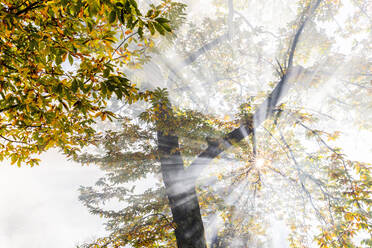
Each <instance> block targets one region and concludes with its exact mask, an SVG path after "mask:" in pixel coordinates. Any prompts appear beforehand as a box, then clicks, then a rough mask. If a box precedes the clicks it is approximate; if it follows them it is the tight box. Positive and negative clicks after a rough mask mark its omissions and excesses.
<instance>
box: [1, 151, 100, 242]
mask: <svg viewBox="0 0 372 248" xmlns="http://www.w3.org/2000/svg"><path fill="white" fill-rule="evenodd" d="M41 160H42V162H41V164H40V166H37V167H34V168H29V167H27V166H24V167H22V168H18V167H17V166H10V165H9V164H8V163H1V165H0V188H1V190H0V199H1V205H0V244H1V245H0V246H1V247H6V248H22V247H29V248H50V247H53V248H69V247H75V245H76V244H78V243H82V242H83V241H87V240H91V239H92V238H93V237H98V236H100V235H102V234H103V233H104V227H103V225H102V221H101V219H100V218H99V217H98V216H93V215H90V214H89V213H88V211H87V209H86V208H85V207H84V206H83V205H82V204H81V203H80V202H79V201H78V196H79V193H78V188H79V186H80V185H92V184H94V183H95V181H96V180H97V179H98V178H99V177H100V175H102V172H101V171H99V170H98V169H97V168H96V167H94V166H89V167H87V166H84V167H82V166H81V165H79V164H76V163H72V162H69V161H67V160H66V159H65V158H64V157H63V156H62V155H60V154H58V152H57V151H49V152H47V153H45V154H44V155H43V156H42V157H41Z"/></svg>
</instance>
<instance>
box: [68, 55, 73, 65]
mask: <svg viewBox="0 0 372 248" xmlns="http://www.w3.org/2000/svg"><path fill="white" fill-rule="evenodd" d="M68 61H69V62H70V65H72V64H73V63H74V58H73V57H72V56H71V53H69V54H68Z"/></svg>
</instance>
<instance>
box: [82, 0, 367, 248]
mask: <svg viewBox="0 0 372 248" xmlns="http://www.w3.org/2000/svg"><path fill="white" fill-rule="evenodd" d="M227 3H228V4H226V3H225V2H223V4H224V6H228V11H226V10H222V7H218V9H217V11H216V12H217V16H218V15H220V16H222V17H221V18H216V19H212V18H209V19H208V18H207V19H206V20H205V21H203V22H202V23H203V24H201V25H193V24H190V25H188V26H187V28H189V29H187V28H185V29H184V31H183V30H180V32H179V36H178V40H177V42H176V48H177V49H178V50H179V51H180V52H179V53H180V54H181V55H183V56H184V57H183V59H182V58H181V59H179V60H178V61H179V63H175V61H176V59H172V60H168V58H167V55H164V54H160V55H154V58H155V63H152V64H151V63H150V64H148V65H147V68H150V69H151V71H152V72H154V71H156V72H159V73H164V74H162V75H154V74H153V75H151V76H152V79H153V80H154V79H159V82H152V83H153V84H155V85H156V83H157V85H158V86H161V87H165V86H166V87H167V88H168V92H167V91H163V90H160V89H159V90H157V91H156V93H155V94H154V95H153V96H152V98H151V103H152V106H151V108H150V109H148V110H147V111H145V112H144V113H142V115H141V116H140V117H141V119H142V121H143V120H144V121H145V123H144V122H142V121H139V120H129V119H127V118H125V119H124V118H123V122H119V125H120V126H121V125H122V127H121V128H122V130H123V131H121V130H120V131H115V132H113V131H108V132H107V135H105V136H102V137H101V142H98V143H97V148H98V150H97V152H98V154H99V155H97V154H94V155H92V154H91V155H89V154H85V155H83V156H81V157H80V161H81V162H84V163H91V162H94V163H98V164H100V165H101V166H102V168H103V169H105V170H107V171H108V174H107V177H105V178H103V179H101V180H99V181H98V182H97V185H96V187H83V188H82V189H81V192H82V195H81V200H82V201H83V202H84V204H85V205H86V206H87V207H88V208H89V209H90V211H91V212H92V213H94V214H101V215H102V216H104V217H106V218H108V223H107V228H108V230H109V231H110V232H111V234H110V236H108V237H106V238H102V239H99V240H97V241H96V242H95V243H94V244H91V245H87V246H94V245H97V246H103V247H105V246H106V247H107V246H114V247H123V246H124V245H127V244H130V245H132V246H134V247H159V246H160V247H161V246H165V247H174V246H175V245H176V244H177V245H178V247H206V245H207V244H208V245H209V246H211V247H265V246H266V247H270V245H271V244H270V242H271V241H270V239H269V237H268V234H267V233H265V231H267V228H268V227H269V226H270V224H271V221H272V219H279V218H283V219H284V220H285V221H286V222H287V224H288V226H289V227H290V230H291V233H290V235H289V241H290V245H291V246H292V247H310V246H312V245H314V241H315V242H316V244H318V245H319V246H320V247H361V246H363V243H364V247H368V245H369V244H370V242H371V239H370V238H368V236H367V238H366V239H365V240H364V241H363V242H360V239H359V238H357V239H355V238H354V237H355V236H356V235H357V234H360V233H363V232H364V231H366V232H369V231H370V230H371V219H370V217H371V216H370V215H371V212H370V199H369V198H370V190H369V186H368V185H369V184H370V183H371V177H370V167H369V166H370V165H369V164H367V163H362V162H356V161H352V160H350V159H348V158H347V156H346V155H345V154H343V152H342V151H341V149H340V148H337V146H336V144H337V143H333V144H332V142H334V141H333V140H335V139H336V138H337V136H339V133H338V132H334V131H335V130H332V129H333V128H334V127H330V126H329V122H332V123H333V122H335V118H340V116H341V114H338V113H335V112H333V113H329V112H327V109H320V110H319V108H318V109H315V110H313V109H312V107H313V106H314V104H312V102H316V101H324V102H327V101H329V99H327V95H325V94H322V93H323V92H324V90H325V89H327V87H330V88H331V89H332V88H333V87H337V89H338V87H339V82H340V81H339V79H340V78H342V80H346V81H348V82H350V83H354V84H358V85H360V83H361V82H362V84H365V83H368V81H369V80H370V77H369V76H368V74H369V73H368V71H369V70H370V68H371V64H370V59H369V58H368V57H367V58H364V59H363V58H361V57H360V56H359V53H363V52H364V49H369V45H367V44H369V43H368V42H366V43H362V44H361V45H360V46H358V47H357V50H352V49H350V50H348V49H345V50H342V51H339V46H340V44H341V45H344V46H347V44H348V43H347V41H345V40H340V39H341V38H342V37H343V36H345V37H348V36H350V37H354V38H355V37H356V36H355V33H354V31H355V30H352V31H349V30H348V31H346V30H344V29H343V28H341V27H340V28H336V32H335V34H336V36H335V37H330V36H329V33H327V32H324V30H322V29H321V28H322V27H324V26H323V25H324V23H325V22H329V21H330V20H333V19H335V18H339V16H338V15H337V12H338V11H340V13H342V11H343V10H342V7H341V5H340V2H338V1H298V2H297V3H292V4H294V5H291V4H290V3H288V8H289V9H291V8H292V9H296V7H297V8H298V12H296V13H295V14H294V13H290V14H288V13H287V12H285V13H287V14H288V15H287V16H286V18H284V20H282V21H283V23H284V24H286V25H285V27H286V28H281V29H278V26H280V24H281V23H276V22H275V23H273V22H272V21H271V22H269V24H267V23H265V22H263V23H258V24H255V23H253V24H252V23H251V22H250V21H249V17H250V15H244V14H242V13H241V12H244V13H247V12H248V13H250V14H252V17H251V19H254V17H255V18H257V22H258V21H260V20H261V19H264V17H265V16H264V15H263V16H262V17H261V18H260V17H257V14H256V15H255V14H254V12H255V10H256V9H259V8H258V6H260V7H262V9H261V11H262V12H265V11H267V10H268V9H269V10H270V9H271V8H270V4H275V3H264V4H262V5H260V4H259V3H257V2H253V3H254V4H256V5H254V6H255V7H256V8H253V7H252V6H247V5H244V4H242V3H239V2H238V1H236V2H235V5H234V4H233V3H232V1H228V2H227ZM217 4H221V3H220V2H218V3H217ZM345 4H355V5H353V6H355V7H356V8H355V9H354V11H355V16H358V17H360V15H358V13H359V14H360V13H363V12H365V9H364V8H365V7H363V6H364V5H363V2H350V3H349V2H348V3H346V2H345ZM217 6H218V5H217ZM244 7H245V8H246V9H244ZM279 7H280V6H273V7H272V9H275V11H279V12H280V10H281V8H279ZM220 10H221V11H220ZM249 11H250V12H249ZM226 12H228V14H227V15H226V14H225V13H226ZM312 13H313V14H312ZM224 17H225V19H224ZM263 21H264V20H263ZM278 22H279V21H278ZM345 23H346V24H348V21H345ZM238 24H240V25H238ZM260 24H262V26H261V25H260ZM256 25H257V26H256ZM259 25H260V26H259ZM281 27H283V26H281ZM370 27H371V26H370V21H369V20H368V18H364V19H363V21H361V23H360V26H358V30H359V29H361V30H364V31H365V32H362V33H363V35H364V36H363V35H362V36H363V37H365V38H366V40H368V39H370V37H369V38H368V32H369V31H368V30H370ZM232 32H233V33H232ZM346 33H347V34H346ZM364 45H366V47H365V46H364ZM351 55H352V56H351ZM355 57H358V59H357V60H358V61H359V62H358V64H359V65H361V66H357V68H358V70H352V69H351V70H345V69H343V68H350V65H356V64H355V60H354V59H355ZM169 61H172V62H169ZM176 62H177V61H176ZM145 67H146V66H145ZM206 68H207V69H208V70H206ZM247 68H248V69H247ZM336 68H338V69H339V71H338V72H337V73H335V74H334V71H335V69H336ZM268 72H269V73H268ZM139 74H140V75H138V76H137V78H140V77H146V71H145V72H144V73H139ZM141 74H142V75H141ZM163 75H165V76H166V75H168V77H167V78H166V79H162V77H163ZM356 75H358V76H359V77H358V76H356ZM356 80H360V81H356ZM248 82H249V83H248ZM275 82H277V83H275ZM144 84H145V82H144ZM364 86H365V85H364ZM356 87H359V86H356ZM287 91H288V96H287V97H286V98H285V100H281V98H283V96H284V95H285V93H286V92H287ZM205 92H208V94H209V95H208V97H206V93H205ZM316 92H320V94H321V95H320V96H317V97H314V94H315V93H316ZM333 92H334V94H332V99H331V100H332V101H335V100H338V101H340V99H343V98H344V97H345V95H344V94H338V92H337V91H336V90H334V91H332V93H333ZM357 92H358V94H361V95H362V96H363V97H361V98H360V99H364V100H365V101H366V103H367V104H370V101H369V100H368V99H367V98H368V94H369V93H367V92H366V91H360V90H358V91H357ZM168 94H169V95H168ZM310 94H313V96H311V95H310ZM208 100H209V103H208ZM280 100H281V103H282V104H280V105H279V103H280ZM216 103H218V104H216ZM324 106H330V108H333V107H334V105H328V104H327V105H324ZM365 106H368V105H363V107H365ZM341 110H342V111H344V110H343V109H341ZM341 110H340V111H341ZM339 113H342V112H339ZM361 113H364V112H363V110H362V111H361ZM329 114H332V115H333V116H330V117H329ZM341 117H343V116H341ZM264 121H265V122H264ZM327 122H328V123H327ZM261 124H262V126H261V127H260V125H261ZM333 125H334V123H333ZM324 130H327V132H326V131H324ZM248 136H249V140H247V139H245V138H247V137H248ZM212 159H213V164H212V165H211V164H210V161H211V160H212ZM207 168H208V169H207ZM203 172H208V173H205V174H208V176H207V175H205V176H204V173H203ZM158 173H161V174H162V180H163V181H164V185H165V186H161V184H160V185H158V186H156V185H153V184H151V187H149V189H148V190H146V191H145V192H143V193H141V192H135V191H133V190H132V192H131V190H130V189H131V187H132V186H133V184H135V183H137V184H138V181H137V180H145V179H148V180H154V179H156V178H157V177H158ZM196 180H197V183H196ZM196 185H197V188H198V192H199V199H198V198H197V195H196V192H195V186H196ZM128 187H129V189H128ZM283 192H284V193H283ZM167 198H168V202H167ZM113 199H116V200H118V201H119V203H122V204H123V205H125V206H124V208H122V209H120V210H108V209H107V206H103V205H100V204H102V203H105V202H110V203H113V201H114V200H113ZM114 202H115V201H114ZM116 203H117V202H116ZM289 210H290V212H289ZM200 212H201V213H200ZM200 215H203V219H202V218H201V217H200ZM280 216H281V217H280ZM171 220H172V221H171ZM202 220H203V222H202ZM314 223H316V225H315V224H314ZM314 226H316V228H312V227H314ZM204 227H206V230H207V233H208V235H207V237H208V238H207V240H208V241H205V240H204ZM173 229H174V230H175V235H174V236H173V235H172V230H173ZM363 230H364V231H363ZM305 233H309V235H304V234H305ZM365 235H366V233H365ZM367 235H368V234H367ZM313 236H316V237H315V239H313Z"/></svg>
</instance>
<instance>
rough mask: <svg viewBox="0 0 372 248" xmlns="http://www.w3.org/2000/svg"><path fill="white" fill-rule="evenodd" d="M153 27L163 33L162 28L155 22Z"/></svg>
mask: <svg viewBox="0 0 372 248" xmlns="http://www.w3.org/2000/svg"><path fill="white" fill-rule="evenodd" d="M154 26H155V29H156V30H157V31H158V32H159V33H160V34H161V35H164V34H165V31H164V28H163V27H162V26H161V25H160V24H159V23H157V22H154Z"/></svg>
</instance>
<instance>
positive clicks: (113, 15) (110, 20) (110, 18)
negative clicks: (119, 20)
mask: <svg viewBox="0 0 372 248" xmlns="http://www.w3.org/2000/svg"><path fill="white" fill-rule="evenodd" d="M115 21H116V10H113V11H111V12H110V15H109V22H110V23H113V22H115Z"/></svg>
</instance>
